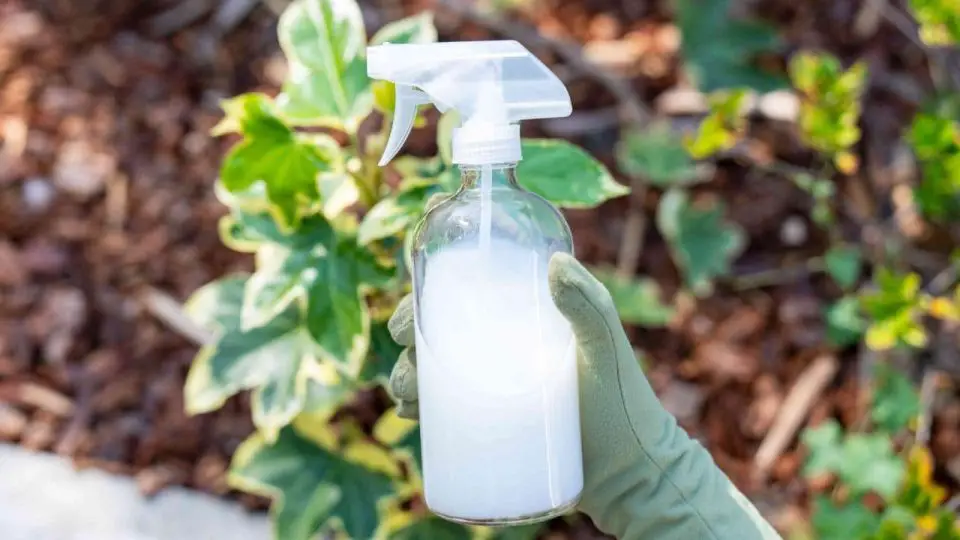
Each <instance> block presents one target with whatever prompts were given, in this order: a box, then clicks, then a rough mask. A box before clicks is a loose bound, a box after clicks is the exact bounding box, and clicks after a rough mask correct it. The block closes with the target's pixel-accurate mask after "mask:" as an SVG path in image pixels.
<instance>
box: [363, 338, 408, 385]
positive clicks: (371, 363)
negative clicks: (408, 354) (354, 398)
mask: <svg viewBox="0 0 960 540" xmlns="http://www.w3.org/2000/svg"><path fill="white" fill-rule="evenodd" d="M401 351H403V347H401V346H399V345H397V342H396V341H394V340H393V338H392V337H390V331H389V330H388V329H387V325H386V324H375V325H373V327H372V328H371V329H370V354H368V355H367V357H366V359H365V360H364V362H363V368H362V369H361V370H360V376H359V379H360V380H361V381H373V382H375V383H377V384H381V385H383V386H386V385H387V382H388V381H389V380H390V372H391V371H392V370H393V365H394V364H395V363H396V362H397V358H399V357H400V352H401Z"/></svg>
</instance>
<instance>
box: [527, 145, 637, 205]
mask: <svg viewBox="0 0 960 540" xmlns="http://www.w3.org/2000/svg"><path fill="white" fill-rule="evenodd" d="M517 179H518V180H519V182H520V185H522V186H523V187H524V188H526V189H529V190H530V191H532V192H534V193H536V194H537V195H540V196H541V197H543V198H545V199H547V200H548V201H550V202H552V203H553V204H556V205H558V206H563V207H567V208H592V207H595V206H598V205H599V204H600V203H602V202H604V201H606V200H608V199H612V198H615V197H621V196H623V195H626V194H627V193H629V192H630V190H629V189H627V188H626V187H624V186H622V185H620V184H618V183H616V182H615V181H614V180H613V176H612V175H611V174H610V171H608V170H607V168H606V167H605V166H604V165H603V164H602V163H600V162H599V161H597V160H596V159H594V158H593V156H591V155H590V154H588V153H587V152H585V151H584V150H583V149H582V148H580V147H579V146H576V145H574V144H571V143H569V142H567V141H562V140H555V139H526V140H524V141H523V160H522V161H521V162H520V164H519V165H518V166H517Z"/></svg>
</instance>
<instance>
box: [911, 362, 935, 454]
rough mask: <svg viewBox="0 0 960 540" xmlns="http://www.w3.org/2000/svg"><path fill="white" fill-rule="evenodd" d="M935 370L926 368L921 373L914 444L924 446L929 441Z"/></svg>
mask: <svg viewBox="0 0 960 540" xmlns="http://www.w3.org/2000/svg"><path fill="white" fill-rule="evenodd" d="M938 378H939V375H938V373H937V370H935V369H933V368H929V367H928V368H927V369H926V370H924V372H923V381H921V383H920V415H919V416H918V417H917V434H916V439H915V440H916V442H917V444H920V445H921V446H926V445H927V443H928V442H929V441H930V427H931V426H930V413H931V409H932V408H933V398H934V397H936V393H937V381H938Z"/></svg>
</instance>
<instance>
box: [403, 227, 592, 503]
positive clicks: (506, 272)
mask: <svg viewBox="0 0 960 540" xmlns="http://www.w3.org/2000/svg"><path fill="white" fill-rule="evenodd" d="M490 247H491V251H485V252H481V250H480V249H479V248H477V247H476V246H475V245H468V246H462V247H461V246H454V247H448V248H446V249H445V250H444V251H442V252H440V253H439V254H436V255H434V256H432V257H431V258H429V259H428V260H427V263H426V264H427V267H426V271H425V277H424V283H423V287H422V289H421V293H420V294H421V295H420V298H419V303H418V305H417V344H416V345H417V375H418V382H419V386H418V388H419V398H420V436H421V438H422V446H423V466H424V471H423V472H424V491H425V496H426V500H427V505H428V506H429V507H430V508H431V509H432V510H433V511H434V512H436V513H438V514H442V515H444V516H447V517H454V518H461V519H467V520H509V519H517V518H520V517H524V516H534V515H537V514H542V513H545V512H549V511H550V510H552V509H555V508H557V507H559V506H561V505H566V504H568V503H571V502H574V501H575V500H576V499H577V497H578V496H579V495H580V492H581V490H582V489H583V468H582V459H581V448H580V414H579V403H578V393H577V370H576V356H575V345H574V341H573V337H572V333H571V330H570V326H569V323H567V321H566V320H565V319H564V318H563V316H562V315H561V314H560V312H559V311H558V310H557V308H556V306H555V305H554V303H553V300H552V299H551V297H550V291H549V289H548V285H547V262H548V261H547V259H546V257H544V256H542V255H538V254H537V253H536V252H534V251H530V250H527V249H522V248H520V247H517V246H515V245H513V244H510V243H507V242H505V241H502V240H497V239H496V238H494V239H493V240H492V242H491V244H490Z"/></svg>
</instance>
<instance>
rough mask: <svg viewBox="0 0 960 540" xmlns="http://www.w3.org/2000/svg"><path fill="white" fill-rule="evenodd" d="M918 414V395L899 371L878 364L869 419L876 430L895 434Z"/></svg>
mask: <svg viewBox="0 0 960 540" xmlns="http://www.w3.org/2000/svg"><path fill="white" fill-rule="evenodd" d="M918 414H920V395H919V394H918V393H917V391H916V389H914V387H913V383H912V382H910V380H909V379H907V378H906V377H905V376H904V375H903V374H902V373H900V371H899V370H897V369H895V368H893V367H891V366H889V365H887V364H879V365H878V366H877V372H876V386H875V388H874V390H873V407H872V410H871V414H870V416H871V418H872V419H873V423H874V424H875V425H876V427H877V429H880V430H883V431H886V432H887V433H891V434H894V433H897V432H899V431H900V430H902V429H904V428H906V427H908V426H909V425H910V422H911V420H913V419H914V418H916V417H917V415H918Z"/></svg>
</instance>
